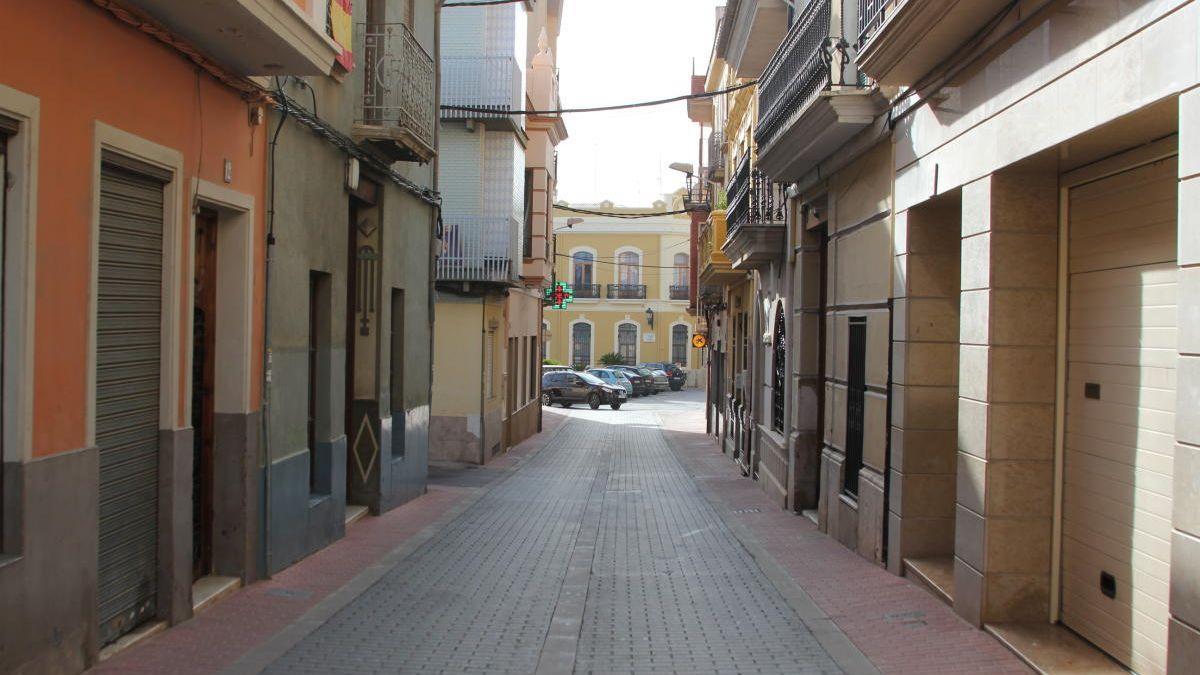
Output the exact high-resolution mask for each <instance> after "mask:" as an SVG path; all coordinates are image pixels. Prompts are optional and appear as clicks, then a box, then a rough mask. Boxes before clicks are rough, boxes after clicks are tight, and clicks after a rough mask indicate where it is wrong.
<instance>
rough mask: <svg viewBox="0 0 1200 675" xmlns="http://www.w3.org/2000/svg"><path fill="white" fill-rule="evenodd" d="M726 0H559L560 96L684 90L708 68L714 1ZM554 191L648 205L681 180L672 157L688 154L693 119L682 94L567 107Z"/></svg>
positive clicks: (692, 152) (576, 199)
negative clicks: (594, 109) (622, 106)
mask: <svg viewBox="0 0 1200 675" xmlns="http://www.w3.org/2000/svg"><path fill="white" fill-rule="evenodd" d="M724 4H725V2H724V0H565V3H564V5H563V20H562V30H561V32H560V33H559V37H558V52H559V53H558V54H557V55H556V56H557V61H558V67H559V71H560V73H561V84H560V93H561V96H562V100H563V106H564V107H567V108H578V107H587V106H595V105H611V104H617V103H630V102H635V101H645V100H651V99H659V98H670V97H672V96H679V95H681V94H687V93H690V90H689V84H690V80H689V76H690V75H691V74H692V69H693V60H694V63H695V72H696V74H701V73H703V72H705V70H706V69H707V68H708V59H709V55H710V54H711V52H712V41H713V30H714V27H715V16H716V13H715V8H716V7H717V6H718V5H724ZM565 117H566V123H567V132H568V134H569V138H568V139H567V141H566V142H564V143H563V144H562V145H560V146H559V148H558V149H559V159H558V168H559V178H558V198H559V199H560V200H565V201H568V202H571V203H575V204H584V203H592V204H594V203H599V202H600V201H602V200H605V199H607V200H610V201H612V202H614V203H616V204H618V205H621V206H649V205H651V204H652V203H653V202H654V200H656V199H661V198H662V197H661V196H662V195H663V194H664V193H669V192H673V191H675V190H677V189H679V188H681V187H683V174H681V173H679V172H676V171H672V170H671V169H669V168H667V165H669V164H671V163H672V162H685V163H689V164H695V163H696V158H697V153H698V141H699V134H700V130H699V126H697V125H696V124H695V123H693V122H692V121H690V120H689V119H688V118H687V107H686V104H685V103H683V102H679V103H672V104H669V105H662V106H656V107H652V108H641V109H635V110H622V111H614V112H598V113H578V114H572V115H566V116H565Z"/></svg>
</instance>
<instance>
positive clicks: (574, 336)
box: [571, 323, 592, 368]
mask: <svg viewBox="0 0 1200 675" xmlns="http://www.w3.org/2000/svg"><path fill="white" fill-rule="evenodd" d="M591 362H592V327H591V325H589V324H586V323H577V324H575V325H574V326H572V327H571V365H572V366H574V367H575V368H586V367H587V365H588V364H590V363H591Z"/></svg>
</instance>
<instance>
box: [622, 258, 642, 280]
mask: <svg viewBox="0 0 1200 675" xmlns="http://www.w3.org/2000/svg"><path fill="white" fill-rule="evenodd" d="M641 273H642V268H641V257H640V256H639V255H638V254H637V253H635V252H633V251H622V252H621V253H619V254H618V255H617V283H618V284H621V285H622V286H637V285H639V284H641V283H642V282H641V278H642V274H641Z"/></svg>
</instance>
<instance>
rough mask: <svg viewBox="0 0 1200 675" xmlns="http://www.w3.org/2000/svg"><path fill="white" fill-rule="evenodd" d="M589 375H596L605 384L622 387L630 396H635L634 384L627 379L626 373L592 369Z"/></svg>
mask: <svg viewBox="0 0 1200 675" xmlns="http://www.w3.org/2000/svg"><path fill="white" fill-rule="evenodd" d="M587 372H588V374H589V375H595V376H596V377H598V378H600V379H601V380H603V381H604V384H611V385H613V386H617V387H621V388H622V389H624V390H625V392H626V393H627V394H629V396H631V397H632V396H633V382H631V381H630V380H629V378H628V377H625V373H622V372H621V371H619V370H611V369H609V368H592V369H591V370H589V371H587Z"/></svg>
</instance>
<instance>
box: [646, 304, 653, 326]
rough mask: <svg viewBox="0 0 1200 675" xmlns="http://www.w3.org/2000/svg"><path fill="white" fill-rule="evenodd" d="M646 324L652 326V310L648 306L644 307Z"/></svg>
mask: <svg viewBox="0 0 1200 675" xmlns="http://www.w3.org/2000/svg"><path fill="white" fill-rule="evenodd" d="M646 325H647V326H650V328H651V329H653V328H654V310H653V309H651V308H649V307H647V308H646Z"/></svg>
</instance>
